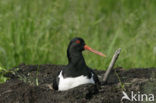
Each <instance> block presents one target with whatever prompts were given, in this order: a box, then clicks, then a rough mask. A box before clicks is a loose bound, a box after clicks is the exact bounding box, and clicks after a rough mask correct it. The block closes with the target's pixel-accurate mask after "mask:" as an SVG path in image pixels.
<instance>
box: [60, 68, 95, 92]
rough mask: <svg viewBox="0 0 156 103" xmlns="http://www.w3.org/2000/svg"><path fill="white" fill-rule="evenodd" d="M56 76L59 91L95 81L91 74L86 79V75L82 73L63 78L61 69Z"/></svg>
mask: <svg viewBox="0 0 156 103" xmlns="http://www.w3.org/2000/svg"><path fill="white" fill-rule="evenodd" d="M58 77H59V85H58V90H59V91H65V90H68V89H71V88H74V87H77V86H79V85H82V84H87V83H93V84H94V83H95V82H94V80H93V74H92V77H91V78H90V79H88V78H87V76H83V75H82V76H78V77H75V78H71V77H69V78H63V75H62V71H61V72H60V74H59V76H58Z"/></svg>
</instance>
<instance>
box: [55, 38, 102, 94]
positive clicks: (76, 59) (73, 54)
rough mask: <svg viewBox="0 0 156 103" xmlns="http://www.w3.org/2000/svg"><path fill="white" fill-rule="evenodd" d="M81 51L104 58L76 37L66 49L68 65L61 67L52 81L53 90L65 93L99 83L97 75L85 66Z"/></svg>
mask: <svg viewBox="0 0 156 103" xmlns="http://www.w3.org/2000/svg"><path fill="white" fill-rule="evenodd" d="M83 50H89V51H91V52H93V53H96V54H98V55H100V56H105V55H104V54H102V53H101V52H98V51H96V50H94V49H92V48H90V47H89V46H87V45H86V44H85V42H84V40H83V39H82V38H79V37H76V38H74V39H72V40H71V41H70V43H69V45H68V49H67V57H68V64H67V65H66V66H65V67H63V69H62V70H61V71H60V72H59V73H58V75H57V77H56V78H55V79H54V80H53V88H54V89H55V90H59V91H65V90H68V89H71V88H74V87H77V86H79V85H82V84H87V83H92V84H99V83H100V82H99V79H98V77H97V75H96V74H95V73H94V72H93V70H92V69H91V68H89V67H88V66H87V65H86V62H85V60H84V57H83V55H82V51H83Z"/></svg>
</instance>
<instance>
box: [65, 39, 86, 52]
mask: <svg viewBox="0 0 156 103" xmlns="http://www.w3.org/2000/svg"><path fill="white" fill-rule="evenodd" d="M84 46H85V41H84V40H83V39H82V38H79V37H76V38H73V39H72V40H71V41H70V43H69V45H68V52H70V53H74V52H82V51H83V50H84Z"/></svg>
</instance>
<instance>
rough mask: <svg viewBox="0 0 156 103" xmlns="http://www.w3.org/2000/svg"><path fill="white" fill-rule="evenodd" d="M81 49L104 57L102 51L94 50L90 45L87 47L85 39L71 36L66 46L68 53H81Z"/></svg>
mask: <svg viewBox="0 0 156 103" xmlns="http://www.w3.org/2000/svg"><path fill="white" fill-rule="evenodd" d="M83 50H88V51H91V52H93V53H95V54H97V55H100V56H104V57H105V55H104V54H103V53H101V52H99V51H96V50H94V49H92V48H91V47H89V46H88V45H86V44H85V41H84V40H83V39H82V38H80V37H76V38H73V39H72V40H71V41H70V43H69V46H68V53H81V52H82V51H83Z"/></svg>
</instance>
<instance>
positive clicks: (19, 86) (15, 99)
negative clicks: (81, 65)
mask: <svg viewBox="0 0 156 103" xmlns="http://www.w3.org/2000/svg"><path fill="white" fill-rule="evenodd" d="M62 67H63V65H61V66H60V65H25V64H21V65H19V66H18V67H16V68H13V69H11V70H10V72H8V73H6V74H5V76H6V77H8V78H10V79H9V80H7V82H6V83H3V84H0V103H139V102H138V101H133V102H132V101H129V100H123V101H122V102H121V98H122V96H123V94H122V91H125V92H126V93H127V94H128V95H130V93H131V91H133V92H134V93H138V94H141V93H142V94H145V93H146V94H154V95H155V96H156V68H135V69H129V70H125V69H123V68H115V69H113V71H112V72H111V75H110V76H109V79H108V81H107V83H105V84H103V77H104V73H105V71H101V70H95V72H96V73H97V74H98V77H99V79H100V81H101V82H102V85H101V86H99V87H96V86H95V85H92V84H86V85H81V86H79V87H76V88H74V89H71V90H68V91H64V92H60V91H55V90H53V89H52V80H53V78H54V77H55V76H56V75H57V73H58V72H59V71H60V70H61V68H62ZM154 99H156V97H154ZM140 103H142V102H140ZM151 103H156V100H155V102H151Z"/></svg>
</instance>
